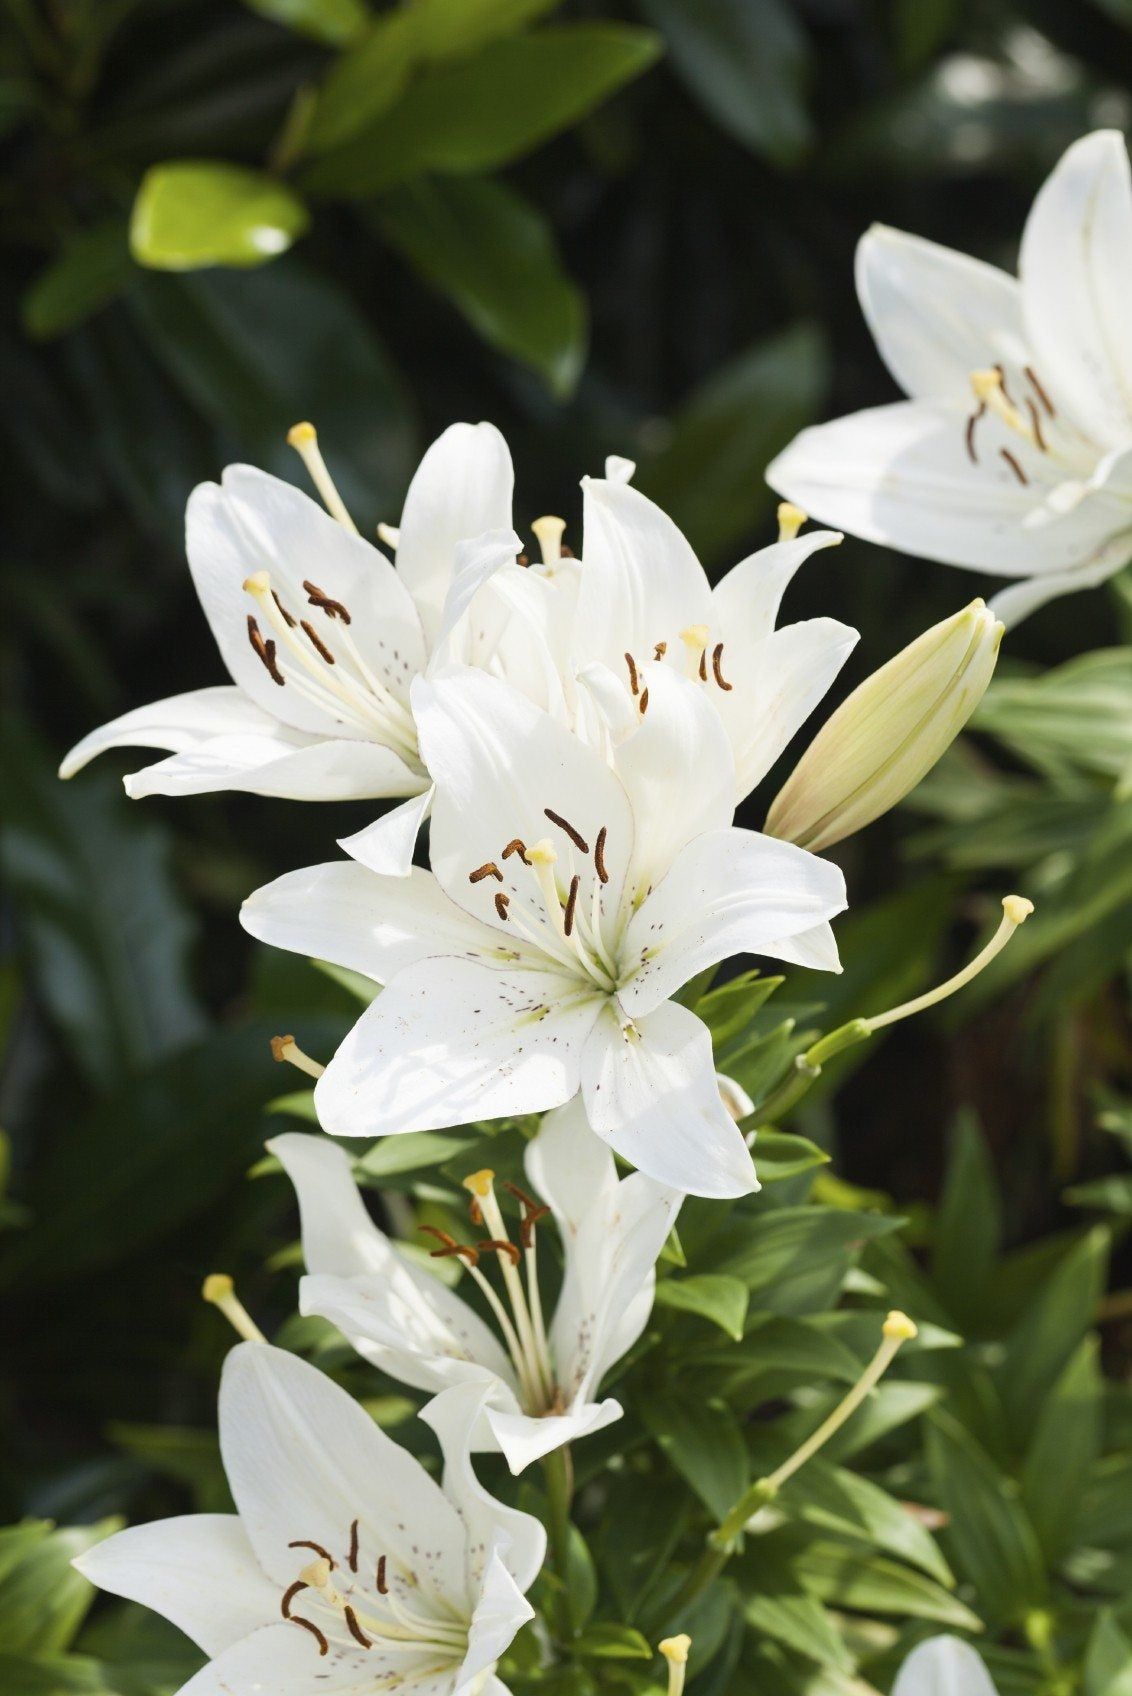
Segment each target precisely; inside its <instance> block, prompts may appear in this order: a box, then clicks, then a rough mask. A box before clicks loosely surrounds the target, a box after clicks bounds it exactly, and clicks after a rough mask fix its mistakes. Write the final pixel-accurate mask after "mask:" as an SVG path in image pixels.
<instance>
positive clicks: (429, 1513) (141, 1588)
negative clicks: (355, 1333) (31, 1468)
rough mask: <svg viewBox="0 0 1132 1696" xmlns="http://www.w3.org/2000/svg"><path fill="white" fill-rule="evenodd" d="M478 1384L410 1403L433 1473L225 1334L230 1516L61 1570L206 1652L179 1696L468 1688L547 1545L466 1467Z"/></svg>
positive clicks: (306, 1377) (304, 1374)
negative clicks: (437, 1460) (154, 1616)
mask: <svg viewBox="0 0 1132 1696" xmlns="http://www.w3.org/2000/svg"><path fill="white" fill-rule="evenodd" d="M483 1394H484V1390H483V1387H482V1386H480V1385H475V1384H465V1385H459V1386H457V1387H455V1388H454V1389H451V1390H448V1391H446V1392H445V1393H444V1395H442V1396H440V1397H438V1398H436V1399H435V1400H434V1401H433V1402H432V1403H431V1404H430V1406H429V1407H428V1408H427V1409H426V1410H425V1413H424V1414H423V1415H422V1417H424V1418H426V1419H427V1420H428V1422H429V1423H430V1424H431V1425H432V1427H433V1429H434V1430H435V1431H436V1433H437V1436H438V1437H439V1439H440V1443H441V1447H442V1449H443V1452H444V1477H443V1485H440V1484H437V1483H435V1482H434V1481H433V1479H431V1478H430V1477H429V1475H428V1473H427V1472H426V1471H425V1470H424V1468H423V1467H422V1466H421V1465H420V1463H419V1462H418V1461H417V1460H415V1459H414V1458H413V1457H412V1456H411V1455H410V1454H408V1453H407V1452H406V1451H405V1450H404V1449H401V1448H398V1446H397V1444H396V1443H394V1442H392V1441H391V1439H390V1438H388V1437H387V1436H385V1435H384V1433H383V1432H382V1431H381V1430H380V1429H379V1428H378V1427H377V1426H376V1425H375V1424H374V1422H373V1420H372V1419H371V1418H370V1417H369V1415H368V1414H367V1413H366V1412H365V1411H364V1409H363V1408H361V1407H359V1406H358V1404H357V1403H356V1402H355V1401H354V1400H353V1399H352V1398H351V1397H350V1396H348V1395H347V1394H346V1392H345V1391H344V1390H341V1389H339V1388H338V1386H337V1385H336V1384H334V1383H333V1382H332V1381H331V1380H330V1379H329V1378H327V1377H325V1376H324V1375H323V1374H322V1373H321V1372H319V1371H317V1370H316V1368H314V1367H313V1366H310V1365H308V1364H307V1363H306V1362H305V1361H303V1360H300V1359H299V1358H298V1357H297V1356H295V1355H291V1354H286V1353H284V1352H283V1351H282V1350H280V1349H275V1348H272V1347H271V1346H270V1345H269V1344H267V1343H241V1344H239V1345H238V1346H237V1347H236V1348H234V1349H233V1350H232V1352H231V1354H230V1355H229V1356H228V1359H227V1361H226V1362H225V1365H224V1375H223V1378H222V1381H221V1386H220V1446H221V1452H222V1455H223V1458H224V1467H225V1471H226V1472H227V1474H228V1482H229V1485H230V1486H231V1490H232V1495H233V1498H234V1500H235V1503H236V1508H237V1512H236V1513H235V1514H187V1515H185V1516H183V1517H181V1518H178V1519H164V1520H158V1521H156V1522H154V1523H153V1524H150V1525H138V1526H134V1527H132V1528H131V1529H130V1530H128V1531H122V1532H119V1533H118V1535H117V1536H115V1537H111V1538H109V1539H108V1540H107V1541H106V1542H104V1543H99V1544H97V1545H96V1546H95V1547H94V1548H93V1549H91V1550H89V1551H88V1552H87V1553H86V1554H85V1555H83V1556H81V1557H80V1558H79V1559H78V1560H77V1561H76V1562H75V1565H76V1566H77V1567H78V1568H79V1570H80V1571H81V1572H83V1573H85V1574H86V1576H87V1577H88V1578H89V1579H90V1580H91V1581H92V1582H93V1583H94V1584H97V1585H99V1586H100V1587H101V1588H102V1589H104V1590H109V1591H111V1592H113V1594H115V1595H117V1596H125V1597H128V1598H129V1599H130V1600H132V1601H135V1602H141V1603H142V1604H143V1605H144V1606H145V1607H149V1608H153V1609H154V1610H155V1611H156V1612H158V1613H161V1614H164V1615H165V1617H166V1618H167V1619H169V1620H171V1621H172V1622H173V1624H174V1625H176V1626H179V1627H180V1629H181V1630H182V1631H184V1632H186V1633H187V1635H188V1636H189V1637H191V1638H192V1639H193V1640H194V1642H196V1643H197V1644H199V1646H200V1647H201V1648H202V1649H203V1650H204V1651H205V1653H206V1654H207V1655H209V1656H210V1657H211V1659H210V1661H209V1663H208V1665H207V1666H205V1667H204V1668H202V1670H201V1671H200V1672H199V1673H197V1674H196V1676H195V1677H194V1678H191V1679H190V1680H189V1682H188V1683H187V1684H186V1685H184V1686H182V1693H183V1696H230V1693H232V1692H240V1693H241V1696H242V1693H243V1692H245V1691H247V1692H251V1691H264V1692H267V1691H270V1692H271V1696H307V1693H308V1692H309V1693H310V1696H318V1693H320V1692H326V1696H335V1693H340V1696H347V1693H351V1696H362V1693H363V1692H369V1691H374V1690H379V1689H397V1690H400V1691H401V1692H403V1696H464V1693H470V1692H472V1691H479V1690H481V1689H482V1688H483V1684H484V1682H485V1680H488V1679H491V1677H492V1674H493V1671H494V1668H495V1664H496V1662H497V1660H498V1659H499V1656H500V1655H501V1654H502V1653H503V1651H504V1650H505V1649H506V1648H507V1646H508V1644H509V1643H510V1642H511V1640H512V1638H513V1637H514V1636H515V1633H516V1632H517V1631H518V1630H519V1628H520V1627H521V1626H522V1625H523V1624H524V1623H525V1622H526V1621H527V1620H528V1619H530V1618H532V1615H533V1611H532V1609H531V1607H530V1604H529V1603H528V1602H527V1601H526V1600H525V1597H524V1592H525V1591H526V1590H527V1589H528V1588H529V1587H530V1585H531V1584H532V1583H533V1581H534V1579H535V1577H536V1575H537V1573H538V1571H539V1568H540V1566H541V1565H542V1558H543V1554H544V1550H545V1536H544V1533H543V1530H542V1527H541V1525H540V1524H539V1522H538V1521H537V1520H535V1519H532V1518H531V1517H530V1516H529V1515H528V1514H524V1513H519V1512H517V1511H516V1510H515V1509H513V1508H508V1507H504V1506H503V1505H502V1504H501V1503H500V1502H497V1501H495V1500H494V1499H493V1498H492V1497H491V1496H489V1495H488V1494H487V1493H486V1491H485V1490H483V1489H482V1487H481V1486H480V1484H479V1483H478V1481H477V1480H476V1477H475V1474H474V1473H473V1471H472V1468H471V1463H470V1460H469V1450H468V1433H469V1430H470V1429H471V1428H472V1426H473V1425H474V1423H475V1421H476V1419H477V1418H478V1413H479V1403H480V1401H481V1400H482V1397H483ZM489 1688H490V1686H489ZM494 1689H495V1692H496V1696H499V1693H500V1692H501V1691H502V1690H503V1689H504V1687H503V1686H502V1685H500V1684H499V1683H498V1682H495V1684H494Z"/></svg>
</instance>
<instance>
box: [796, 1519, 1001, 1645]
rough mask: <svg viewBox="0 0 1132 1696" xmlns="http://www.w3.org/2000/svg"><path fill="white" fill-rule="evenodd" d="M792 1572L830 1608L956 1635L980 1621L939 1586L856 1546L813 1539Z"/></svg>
mask: <svg viewBox="0 0 1132 1696" xmlns="http://www.w3.org/2000/svg"><path fill="white" fill-rule="evenodd" d="M793 1567H794V1572H795V1573H796V1575H797V1577H798V1579H799V1581H800V1582H801V1583H802V1584H803V1585H804V1586H805V1588H806V1589H807V1590H808V1591H809V1592H810V1594H811V1595H814V1596H817V1597H818V1599H819V1601H822V1602H824V1603H825V1604H826V1605H827V1606H828V1607H833V1608H852V1609H854V1610H857V1611H860V1612H862V1613H868V1614H886V1615H894V1616H895V1617H896V1618H897V1619H930V1620H936V1621H938V1622H939V1623H940V1624H942V1625H949V1626H953V1627H955V1628H956V1629H957V1630H959V1631H977V1630H978V1629H979V1625H980V1621H979V1618H978V1616H977V1615H976V1614H973V1613H972V1612H971V1610H970V1608H968V1607H965V1606H964V1604H963V1603H962V1602H961V1601H959V1599H958V1598H957V1597H956V1596H952V1595H950V1594H949V1592H948V1591H946V1590H945V1589H944V1588H943V1587H942V1585H939V1584H936V1583H934V1582H933V1580H932V1579H930V1578H927V1577H925V1576H924V1574H923V1573H922V1572H913V1571H912V1569H911V1568H910V1567H906V1566H901V1565H899V1564H898V1563H897V1562H896V1561H890V1560H888V1559H886V1557H885V1556H883V1555H869V1554H866V1553H865V1552H864V1551H863V1550H862V1549H861V1547H860V1545H859V1544H845V1543H838V1542H834V1541H833V1540H832V1539H828V1540H826V1539H823V1538H814V1539H813V1540H812V1541H808V1542H806V1543H805V1545H804V1546H803V1547H802V1548H801V1550H800V1552H799V1553H798V1555H797V1556H796V1557H795V1560H794V1562H793Z"/></svg>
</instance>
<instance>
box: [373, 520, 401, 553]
mask: <svg viewBox="0 0 1132 1696" xmlns="http://www.w3.org/2000/svg"><path fill="white" fill-rule="evenodd" d="M377 539H378V541H379V542H384V543H385V546H386V547H387V548H392V549H393V551H394V552H396V551H397V549H398V548H399V547H400V546H401V532H400V530H399V529H398V527H397V525H396V524H379V525H378V527H377Z"/></svg>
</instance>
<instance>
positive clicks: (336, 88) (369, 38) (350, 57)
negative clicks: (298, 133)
mask: <svg viewBox="0 0 1132 1696" xmlns="http://www.w3.org/2000/svg"><path fill="white" fill-rule="evenodd" d="M419 51H420V44H419V40H418V34H417V31H416V29H415V27H414V22H413V18H412V15H411V13H410V12H409V11H407V10H401V11H393V12H386V13H385V14H384V15H383V16H382V17H380V18H375V19H374V20H373V22H372V23H371V24H370V25H369V27H368V28H367V29H366V30H365V32H364V34H363V35H362V36H361V38H360V39H359V40H358V41H356V42H355V43H354V45H353V46H352V47H351V49H350V51H349V52H348V53H343V54H342V55H341V57H340V58H339V59H338V60H337V61H336V62H335V64H334V65H333V66H332V67H331V68H330V70H329V71H328V73H327V75H326V77H325V78H324V80H323V83H322V86H321V88H320V89H319V90H318V94H317V97H316V100H315V106H314V111H313V113H312V115H311V120H310V127H309V129H308V131H307V135H306V146H307V148H308V149H309V151H310V152H312V153H324V152H326V151H327V150H328V149H330V148H334V147H339V146H341V145H342V144H343V143H345V142H348V141H349V140H350V138H351V137H352V136H354V135H356V134H357V133H358V131H359V130H364V129H365V127H366V125H367V124H372V123H374V122H375V121H376V120H377V119H378V118H380V117H381V114H382V113H383V112H385V111H387V110H388V108H389V107H390V106H392V105H393V103H394V102H395V101H396V100H398V99H399V98H400V96H401V94H402V93H403V91H404V88H405V85H406V83H407V82H408V80H409V75H410V73H411V71H412V70H413V67H414V65H415V64H416V62H417V58H418V55H419Z"/></svg>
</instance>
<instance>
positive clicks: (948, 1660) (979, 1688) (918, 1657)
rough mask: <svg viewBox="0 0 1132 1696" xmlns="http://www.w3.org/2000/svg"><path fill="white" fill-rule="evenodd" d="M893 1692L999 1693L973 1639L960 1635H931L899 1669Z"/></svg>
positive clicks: (928, 1695) (930, 1695) (929, 1695)
mask: <svg viewBox="0 0 1132 1696" xmlns="http://www.w3.org/2000/svg"><path fill="white" fill-rule="evenodd" d="M892 1696H995V1688H994V1685H993V1684H992V1683H991V1680H990V1674H989V1673H988V1672H987V1669H986V1667H985V1666H984V1665H983V1663H982V1660H981V1659H980V1657H979V1655H978V1654H977V1653H976V1651H975V1650H974V1649H972V1647H971V1645H970V1644H969V1643H964V1642H962V1640H961V1639H960V1638H958V1637H929V1638H928V1640H927V1642H926V1643H921V1644H919V1645H918V1646H917V1647H916V1648H915V1649H913V1650H912V1653H911V1654H910V1655H909V1656H908V1659H907V1660H906V1661H905V1662H904V1665H903V1666H902V1667H901V1669H900V1671H899V1673H897V1675H896V1683H895V1684H894V1685H893V1686H892Z"/></svg>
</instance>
